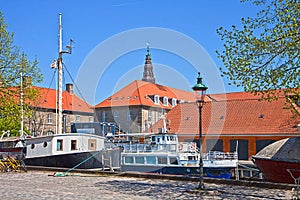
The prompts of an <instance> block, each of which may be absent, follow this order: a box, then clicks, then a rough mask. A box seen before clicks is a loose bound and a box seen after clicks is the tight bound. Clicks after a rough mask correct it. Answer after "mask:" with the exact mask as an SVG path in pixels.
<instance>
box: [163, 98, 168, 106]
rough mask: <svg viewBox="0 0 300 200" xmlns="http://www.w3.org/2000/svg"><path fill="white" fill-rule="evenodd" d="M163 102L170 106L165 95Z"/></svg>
mask: <svg viewBox="0 0 300 200" xmlns="http://www.w3.org/2000/svg"><path fill="white" fill-rule="evenodd" d="M163 104H164V106H168V97H164V100H163Z"/></svg>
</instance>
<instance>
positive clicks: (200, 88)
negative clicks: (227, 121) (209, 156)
mask: <svg viewBox="0 0 300 200" xmlns="http://www.w3.org/2000/svg"><path fill="white" fill-rule="evenodd" d="M193 90H194V92H195V97H196V103H197V105H198V109H199V149H200V162H199V170H200V174H199V175H200V180H199V189H202V190H203V189H204V188H205V187H204V181H203V158H202V107H203V106H204V103H205V102H204V98H205V94H206V90H207V87H206V86H205V85H204V84H203V83H202V77H201V76H200V72H198V77H197V84H196V85H195V86H194V87H193Z"/></svg>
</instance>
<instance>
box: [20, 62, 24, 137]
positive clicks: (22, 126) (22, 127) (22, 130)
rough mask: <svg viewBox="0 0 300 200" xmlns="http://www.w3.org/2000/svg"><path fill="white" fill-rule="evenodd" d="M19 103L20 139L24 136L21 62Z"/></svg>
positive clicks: (21, 70)
mask: <svg viewBox="0 0 300 200" xmlns="http://www.w3.org/2000/svg"><path fill="white" fill-rule="evenodd" d="M20 68H21V69H20V105H21V127H20V128H21V130H20V132H21V133H20V137H21V139H22V138H23V137H24V133H23V132H24V109H23V96H24V93H23V68H22V64H20Z"/></svg>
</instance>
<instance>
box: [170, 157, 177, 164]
mask: <svg viewBox="0 0 300 200" xmlns="http://www.w3.org/2000/svg"><path fill="white" fill-rule="evenodd" d="M169 160H170V164H171V165H178V161H177V158H176V157H169Z"/></svg>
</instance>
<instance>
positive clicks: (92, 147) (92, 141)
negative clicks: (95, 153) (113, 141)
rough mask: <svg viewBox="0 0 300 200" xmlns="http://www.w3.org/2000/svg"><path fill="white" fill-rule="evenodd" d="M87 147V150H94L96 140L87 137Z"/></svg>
mask: <svg viewBox="0 0 300 200" xmlns="http://www.w3.org/2000/svg"><path fill="white" fill-rule="evenodd" d="M88 148H89V150H96V148H97V147H96V140H95V139H88Z"/></svg>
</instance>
